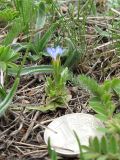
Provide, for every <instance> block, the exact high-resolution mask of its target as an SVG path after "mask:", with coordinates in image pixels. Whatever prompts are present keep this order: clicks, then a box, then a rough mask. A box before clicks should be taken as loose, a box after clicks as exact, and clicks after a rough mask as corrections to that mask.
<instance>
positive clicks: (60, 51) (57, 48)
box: [56, 46, 64, 55]
mask: <svg viewBox="0 0 120 160" xmlns="http://www.w3.org/2000/svg"><path fill="white" fill-rule="evenodd" d="M63 52H64V51H63V49H62V48H61V47H60V46H57V47H56V53H57V54H60V55H62V54H63Z"/></svg>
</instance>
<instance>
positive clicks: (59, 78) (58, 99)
mask: <svg viewBox="0 0 120 160" xmlns="http://www.w3.org/2000/svg"><path fill="white" fill-rule="evenodd" d="M47 51H48V53H49V54H50V56H51V57H52V66H53V77H49V78H47V82H46V94H47V96H48V98H47V105H48V104H49V103H50V105H51V104H53V108H51V109H55V108H56V107H60V106H62V107H63V105H64V104H66V103H67V101H68V99H69V98H68V91H67V88H66V86H65V85H66V81H67V79H68V68H62V66H61V62H60V56H59V55H62V53H63V50H62V48H60V47H59V46H58V47H56V48H47Z"/></svg>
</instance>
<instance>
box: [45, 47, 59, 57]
mask: <svg viewBox="0 0 120 160" xmlns="http://www.w3.org/2000/svg"><path fill="white" fill-rule="evenodd" d="M47 52H48V54H49V55H50V56H51V57H52V58H53V59H56V57H57V54H56V49H55V48H50V47H48V48H47Z"/></svg>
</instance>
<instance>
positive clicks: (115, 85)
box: [77, 75, 120, 121]
mask: <svg viewBox="0 0 120 160" xmlns="http://www.w3.org/2000/svg"><path fill="white" fill-rule="evenodd" d="M77 82H78V83H79V84H80V85H81V86H82V87H85V88H87V89H88V90H89V91H90V92H91V93H92V98H90V100H89V105H90V107H91V108H92V109H93V110H94V111H95V112H96V113H97V115H96V116H97V117H98V118H100V119H101V120H103V121H106V120H109V119H111V118H112V117H113V116H114V112H115V109H116V107H117V105H118V104H119V95H120V89H119V88H120V80H119V79H112V80H106V81H105V82H104V83H103V84H102V85H99V84H98V83H97V82H96V81H95V80H94V79H92V78H90V77H87V76H85V75H80V76H78V78H77ZM113 97H116V98H117V100H118V101H117V102H116V103H118V104H115V101H113Z"/></svg>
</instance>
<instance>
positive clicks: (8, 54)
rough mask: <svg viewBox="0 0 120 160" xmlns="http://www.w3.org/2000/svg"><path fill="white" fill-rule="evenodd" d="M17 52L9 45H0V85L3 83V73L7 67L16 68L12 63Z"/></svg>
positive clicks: (16, 56) (15, 58)
mask: <svg viewBox="0 0 120 160" xmlns="http://www.w3.org/2000/svg"><path fill="white" fill-rule="evenodd" d="M18 56H19V54H18V53H16V52H14V51H13V50H12V49H11V48H10V47H5V46H0V73H1V76H0V77H1V85H2V86H3V84H4V75H6V73H7V70H8V68H14V69H16V68H17V65H16V64H15V63H14V62H15V60H17V58H18Z"/></svg>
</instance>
